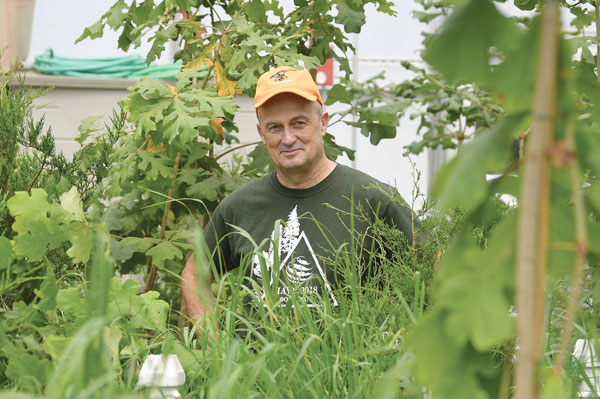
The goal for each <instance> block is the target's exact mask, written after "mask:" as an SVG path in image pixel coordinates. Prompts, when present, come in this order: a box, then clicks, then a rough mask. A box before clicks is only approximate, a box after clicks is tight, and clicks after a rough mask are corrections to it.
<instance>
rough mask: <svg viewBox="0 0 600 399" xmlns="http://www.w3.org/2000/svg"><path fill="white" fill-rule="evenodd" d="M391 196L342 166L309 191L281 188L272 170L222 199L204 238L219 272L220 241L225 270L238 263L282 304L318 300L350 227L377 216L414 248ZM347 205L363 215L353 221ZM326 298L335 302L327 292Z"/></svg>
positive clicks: (409, 219) (408, 223)
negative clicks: (301, 296)
mask: <svg viewBox="0 0 600 399" xmlns="http://www.w3.org/2000/svg"><path fill="white" fill-rule="evenodd" d="M374 185H378V186H379V187H381V188H382V189H383V190H385V191H386V193H387V194H386V193H384V192H382V190H379V189H377V188H375V187H374ZM394 196H395V197H396V198H399V194H398V193H397V192H396V191H395V190H394V189H393V188H391V187H390V186H388V185H386V184H383V183H381V182H379V181H377V180H376V179H374V178H372V177H370V176H369V175H367V174H365V173H363V172H360V171H357V170H354V169H352V168H349V167H347V166H344V165H337V166H336V167H335V169H334V170H333V171H332V172H331V173H330V175H329V176H327V178H325V180H323V181H321V182H320V183H319V184H317V185H316V186H313V187H311V188H308V189H290V188H287V187H285V186H283V185H282V184H281V183H280V182H279V180H278V179H277V176H276V173H275V172H273V173H271V174H269V175H266V176H263V177H262V178H259V179H257V180H254V181H252V182H251V183H248V184H246V185H245V186H243V187H240V188H239V189H237V190H235V191H234V192H233V193H231V194H230V195H229V196H228V197H227V198H226V199H225V200H223V201H222V202H221V203H220V204H219V206H218V207H217V209H216V210H215V212H214V214H213V216H212V218H211V222H210V223H209V224H208V225H207V227H206V229H205V232H204V235H205V239H206V241H207V244H208V248H209V249H210V250H211V251H212V255H213V258H214V259H215V264H216V265H217V266H218V267H219V265H222V262H221V260H220V259H219V256H218V251H216V247H217V243H218V242H220V247H221V252H222V256H223V260H224V263H225V267H226V269H227V270H232V269H234V268H236V267H239V266H240V264H241V263H244V264H245V265H246V267H247V271H246V274H247V275H248V276H249V277H251V278H252V279H253V280H255V281H257V282H258V283H259V285H262V284H263V282H268V283H272V282H273V279H274V278H275V279H278V293H279V296H280V300H281V301H282V302H285V301H286V300H287V299H286V296H287V295H288V294H289V289H294V288H296V289H299V290H301V291H302V292H303V293H306V294H308V295H310V294H312V293H318V294H319V295H322V292H323V291H322V287H324V286H327V287H328V288H332V285H333V284H334V282H335V281H336V280H337V279H336V276H335V273H334V270H332V267H331V264H332V262H331V260H332V258H333V257H335V253H336V251H337V250H338V249H339V248H340V246H341V245H342V244H346V245H349V244H350V243H351V242H352V236H351V233H350V227H351V223H353V224H354V231H356V232H365V231H367V230H368V229H369V226H370V224H371V223H372V222H373V221H374V220H375V218H376V217H378V218H380V219H382V220H384V221H386V222H387V223H389V224H391V225H394V226H395V227H396V228H398V229H400V230H401V231H402V232H403V233H404V235H405V236H406V238H407V240H408V242H409V243H410V242H412V237H413V233H412V226H413V223H416V222H417V221H416V220H415V219H414V215H413V213H412V211H411V210H410V208H409V207H408V206H407V205H406V204H405V203H404V201H402V203H403V204H404V205H400V204H398V201H393V200H392V197H394ZM351 199H353V201H354V204H355V205H354V208H355V209H356V208H362V209H363V210H365V211H366V212H363V213H366V215H367V217H354V218H351V212H350V210H351ZM351 219H353V221H351ZM277 226H279V227H278V228H277ZM276 230H279V234H278V235H277V234H276ZM246 233H247V234H246ZM248 235H249V236H250V237H251V238H252V240H253V241H254V243H253V242H252V241H251V240H250V239H249V238H248ZM365 236H366V240H367V241H365V242H361V244H362V245H363V246H364V247H366V248H369V247H370V243H369V242H368V240H369V238H368V234H367V235H362V238H361V239H362V240H365ZM255 244H256V246H257V247H258V249H256V248H257V247H255ZM261 257H262V258H263V259H264V260H263V261H262V267H261ZM244 259H245V260H244ZM274 259H279V260H280V262H274ZM273 263H279V264H280V265H279V268H278V269H279V270H274V268H273ZM219 271H221V272H222V271H223V269H221V270H219ZM265 273H266V274H267V275H266V276H265ZM328 292H330V293H329V295H330V296H331V299H332V301H333V303H334V304H336V303H337V301H336V299H335V297H334V296H333V294H331V290H328ZM257 294H258V295H259V296H260V295H261V293H257Z"/></svg>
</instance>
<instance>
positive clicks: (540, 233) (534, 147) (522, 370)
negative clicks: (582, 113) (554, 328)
mask: <svg viewBox="0 0 600 399" xmlns="http://www.w3.org/2000/svg"><path fill="white" fill-rule="evenodd" d="M559 16H560V10H559V6H558V4H557V3H555V2H554V1H548V2H546V4H545V5H544V8H543V10H542V16H541V27H540V35H539V47H538V60H537V71H536V72H537V73H536V82H535V92H534V104H533V116H534V121H533V125H532V127H531V133H530V137H529V142H528V144H527V151H526V152H525V159H524V165H523V173H522V179H521V198H520V204H519V220H518V230H517V248H516V250H517V253H516V262H517V281H516V288H517V291H516V305H517V314H518V316H517V335H518V339H519V351H518V354H517V364H516V375H515V381H516V391H515V399H536V398H537V394H538V386H539V384H538V378H537V377H538V373H537V368H538V365H539V362H540V359H541V355H542V342H541V336H542V320H543V314H544V307H543V304H544V302H543V299H544V296H543V295H544V290H543V288H544V277H545V274H546V252H547V236H548V216H549V215H548V209H549V202H550V163H549V158H548V155H547V154H548V149H549V148H550V146H551V144H552V137H553V134H554V119H555V107H556V90H557V89H556V87H557V80H558V37H559V32H560V25H559Z"/></svg>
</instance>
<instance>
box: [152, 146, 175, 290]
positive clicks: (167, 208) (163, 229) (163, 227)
mask: <svg viewBox="0 0 600 399" xmlns="http://www.w3.org/2000/svg"><path fill="white" fill-rule="evenodd" d="M180 160H181V152H178V153H177V157H176V158H175V166H174V167H173V169H175V173H174V174H173V181H172V183H171V188H170V189H169V194H168V196H167V203H166V204H165V212H164V213H163V218H162V223H161V225H160V233H159V235H158V240H159V241H162V240H163V239H164V238H165V232H166V229H167V219H168V217H169V211H170V210H171V202H172V201H171V200H172V199H173V191H174V189H175V185H176V184H177V172H178V171H179V161H180ZM155 279H156V265H155V264H152V267H151V268H150V273H148V278H147V279H146V284H145V286H144V292H148V291H150V290H151V289H152V288H153V287H154V280H155Z"/></svg>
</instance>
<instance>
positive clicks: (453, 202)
mask: <svg viewBox="0 0 600 399" xmlns="http://www.w3.org/2000/svg"><path fill="white" fill-rule="evenodd" d="M523 120H524V118H523V115H517V116H514V117H508V118H506V119H504V120H502V121H501V122H499V123H498V124H497V125H496V126H494V127H493V128H490V129H488V130H487V131H484V132H481V133H479V134H478V135H477V136H476V137H475V138H474V139H473V141H471V142H468V143H466V144H463V146H462V147H461V149H460V150H459V152H458V154H457V155H456V157H455V158H453V159H452V160H451V161H450V162H449V163H447V164H446V165H445V166H444V167H443V168H442V169H441V170H440V172H438V178H437V179H436V181H435V183H434V186H433V189H432V196H433V197H434V198H437V199H438V200H439V206H440V207H442V208H449V207H453V206H460V207H461V208H463V209H467V210H471V209H474V208H475V207H477V206H478V205H479V204H480V203H481V201H483V200H484V199H485V198H487V195H488V192H489V184H488V183H487V181H486V174H487V173H493V172H495V173H498V172H500V171H502V170H503V169H504V168H506V167H507V166H508V164H509V162H510V160H511V157H512V149H511V143H512V139H513V137H514V136H515V135H516V132H518V128H519V126H520V125H521V124H522V122H523Z"/></svg>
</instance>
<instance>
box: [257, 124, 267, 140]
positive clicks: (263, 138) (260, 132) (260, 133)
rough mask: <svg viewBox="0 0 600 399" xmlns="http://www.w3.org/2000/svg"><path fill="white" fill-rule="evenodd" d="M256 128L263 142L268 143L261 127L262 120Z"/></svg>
mask: <svg viewBox="0 0 600 399" xmlns="http://www.w3.org/2000/svg"><path fill="white" fill-rule="evenodd" d="M256 130H258V135H259V136H260V140H261V141H262V143H263V144H265V145H266V144H267V143H265V136H264V135H263V133H262V130H261V129H260V122H259V123H257V124H256Z"/></svg>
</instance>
